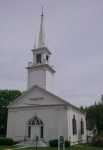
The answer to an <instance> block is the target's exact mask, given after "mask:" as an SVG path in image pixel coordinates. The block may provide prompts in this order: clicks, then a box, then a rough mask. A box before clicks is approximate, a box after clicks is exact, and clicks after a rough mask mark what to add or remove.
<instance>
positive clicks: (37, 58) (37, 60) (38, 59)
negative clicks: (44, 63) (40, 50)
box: [36, 54, 41, 64]
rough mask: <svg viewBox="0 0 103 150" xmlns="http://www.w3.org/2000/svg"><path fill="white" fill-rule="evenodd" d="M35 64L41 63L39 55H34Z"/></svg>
mask: <svg viewBox="0 0 103 150" xmlns="http://www.w3.org/2000/svg"><path fill="white" fill-rule="evenodd" d="M36 62H37V64H38V63H41V54H37V55H36Z"/></svg>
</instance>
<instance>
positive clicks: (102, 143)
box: [92, 135, 103, 147]
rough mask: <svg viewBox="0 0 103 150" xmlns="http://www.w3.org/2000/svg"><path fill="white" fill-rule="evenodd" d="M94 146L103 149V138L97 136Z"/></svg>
mask: <svg viewBox="0 0 103 150" xmlns="http://www.w3.org/2000/svg"><path fill="white" fill-rule="evenodd" d="M92 145H93V146H95V147H103V136H102V135H96V136H94V137H93V139H92Z"/></svg>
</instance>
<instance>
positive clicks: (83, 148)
mask: <svg viewBox="0 0 103 150" xmlns="http://www.w3.org/2000/svg"><path fill="white" fill-rule="evenodd" d="M15 148H16V147H14V146H0V150H6V149H8V150H9V149H15ZM15 150H16V149H15ZM17 150H36V148H35V147H31V148H30V147H28V148H22V149H17ZM37 150H58V148H50V147H48V148H47V147H46V148H44V147H41V148H37ZM66 150H103V148H98V147H97V148H96V147H92V146H88V145H76V146H71V147H69V148H66Z"/></svg>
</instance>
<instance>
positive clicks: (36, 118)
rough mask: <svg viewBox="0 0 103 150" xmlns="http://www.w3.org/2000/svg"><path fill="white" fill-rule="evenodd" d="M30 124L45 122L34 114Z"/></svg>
mask: <svg viewBox="0 0 103 150" xmlns="http://www.w3.org/2000/svg"><path fill="white" fill-rule="evenodd" d="M28 125H29V126H30V125H39V126H40V125H43V122H42V121H41V120H40V119H39V118H38V117H37V116H34V117H33V118H32V119H30V120H29V123H28Z"/></svg>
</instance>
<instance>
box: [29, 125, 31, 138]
mask: <svg viewBox="0 0 103 150" xmlns="http://www.w3.org/2000/svg"><path fill="white" fill-rule="evenodd" d="M30 136H31V126H28V138H30Z"/></svg>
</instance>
